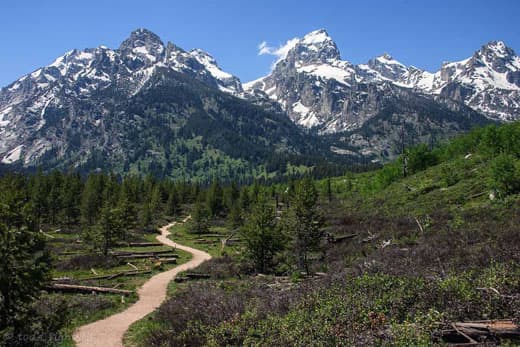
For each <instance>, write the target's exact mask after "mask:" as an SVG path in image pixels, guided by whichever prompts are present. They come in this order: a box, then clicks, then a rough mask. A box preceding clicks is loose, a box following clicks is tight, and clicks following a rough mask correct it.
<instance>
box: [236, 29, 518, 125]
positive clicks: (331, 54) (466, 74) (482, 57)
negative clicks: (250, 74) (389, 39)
mask: <svg viewBox="0 0 520 347" xmlns="http://www.w3.org/2000/svg"><path fill="white" fill-rule="evenodd" d="M288 48H290V49H289V50H288V53H287V55H286V56H285V57H282V59H281V60H280V61H278V62H277V63H276V65H275V67H274V69H273V71H272V72H271V73H270V74H269V75H268V76H266V77H263V78H261V79H258V80H256V81H252V82H249V83H246V84H245V85H244V87H245V89H246V91H248V92H250V93H256V94H258V93H260V92H263V93H264V95H265V96H266V98H269V99H270V100H272V101H275V102H277V103H278V104H279V105H280V106H281V107H282V109H283V110H285V111H286V112H287V113H288V114H289V116H290V118H291V119H292V120H293V121H294V122H295V123H296V124H299V125H301V126H303V127H306V128H314V129H316V130H318V131H319V132H320V133H322V134H330V133H340V132H344V131H352V130H354V129H359V128H360V127H362V126H363V124H364V123H365V122H367V121H368V120H370V119H371V118H373V117H375V116H376V115H378V114H379V113H380V112H381V110H383V109H384V108H385V107H386V106H385V105H386V103H387V101H389V100H391V99H393V98H395V97H399V95H406V94H409V93H414V94H416V96H417V97H419V96H426V97H427V98H429V99H431V100H434V101H435V103H437V104H438V105H437V108H440V109H442V107H444V106H445V105H453V104H454V103H461V104H462V105H461V106H459V108H461V107H462V106H467V107H469V108H471V109H472V110H474V111H476V112H478V113H481V114H483V115H485V116H486V117H487V118H489V119H491V120H499V121H508V120H514V119H519V118H520V109H519V104H520V94H519V93H520V84H519V81H518V76H519V74H520V57H518V56H516V55H515V53H514V51H513V50H512V49H510V48H508V47H507V46H506V45H505V44H504V43H503V42H501V41H495V42H490V43H488V44H487V45H485V46H483V47H482V48H481V49H480V50H479V51H477V52H475V54H474V55H473V56H472V57H471V58H469V59H466V60H463V61H460V62H455V63H446V64H444V65H443V66H442V68H441V69H440V71H438V72H436V73H430V72H428V71H424V70H421V69H418V68H416V67H413V66H405V65H404V64H402V63H400V62H399V61H397V60H395V59H394V58H392V57H391V56H390V55H388V54H384V55H382V56H379V57H376V58H374V59H371V60H370V61H369V62H368V63H367V64H361V65H353V64H351V63H350V62H348V61H345V60H342V59H341V57H340V53H339V51H338V48H337V46H336V44H335V43H334V41H333V40H332V38H331V37H330V36H329V35H328V34H327V32H326V31H325V30H318V31H314V32H311V33H309V34H307V35H306V36H304V37H303V38H302V39H300V40H298V41H297V42H292V47H288ZM390 86H391V87H390ZM401 89H402V90H401ZM397 90H399V92H397V93H395V92H396V91H397ZM403 102H406V100H403ZM462 109H464V108H463V107H462ZM464 112H465V113H466V114H467V113H468V112H469V110H464ZM477 118H478V117H477ZM479 121H480V119H479V120H478V121H477V122H479Z"/></svg>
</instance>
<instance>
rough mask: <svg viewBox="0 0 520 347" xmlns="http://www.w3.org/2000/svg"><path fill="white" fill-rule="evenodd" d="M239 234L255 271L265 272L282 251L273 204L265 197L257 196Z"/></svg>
mask: <svg viewBox="0 0 520 347" xmlns="http://www.w3.org/2000/svg"><path fill="white" fill-rule="evenodd" d="M240 232H241V234H242V237H243V238H244V241H245V243H246V248H247V253H248V254H249V256H250V258H251V259H252V260H253V263H254V265H255V268H256V270H257V271H258V272H260V273H265V272H267V271H268V270H269V269H270V268H271V266H272V265H273V259H274V256H275V255H276V253H277V252H279V251H280V250H282V245H283V242H282V233H281V231H280V228H279V227H278V225H277V223H276V213H275V208H274V204H273V203H272V202H271V201H270V200H269V199H268V198H267V197H266V196H265V195H263V194H261V195H260V196H257V198H256V202H255V204H254V205H253V206H252V208H251V212H250V213H249V214H248V215H247V218H246V222H245V224H244V226H243V227H242V228H241V229H240Z"/></svg>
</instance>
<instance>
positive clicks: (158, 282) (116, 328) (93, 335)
mask: <svg viewBox="0 0 520 347" xmlns="http://www.w3.org/2000/svg"><path fill="white" fill-rule="evenodd" d="M188 218H189V217H187V218H186V219H185V220H184V222H186V220H187V219H188ZM175 224H177V223H176V222H173V223H170V224H168V225H165V226H163V227H162V228H161V229H160V230H161V235H159V236H157V240H158V241H159V242H161V243H163V244H165V245H167V246H171V247H175V248H178V249H181V250H183V251H186V252H189V253H191V254H192V255H193V257H192V259H191V260H190V261H188V262H187V263H184V264H182V265H179V266H177V267H175V268H173V269H171V270H168V271H165V272H161V273H160V274H157V275H155V276H153V277H152V278H150V279H149V280H148V281H147V282H146V283H145V284H143V286H142V287H141V288H139V290H138V291H137V293H138V295H139V300H138V301H137V302H136V303H135V304H133V305H132V306H130V307H128V308H127V309H126V310H125V311H123V312H121V313H117V314H114V315H113V316H110V317H108V318H105V319H102V320H99V321H96V322H94V323H90V324H88V325H84V326H82V327H80V328H79V329H77V330H76V331H75V332H74V335H73V338H74V341H75V342H76V345H77V346H78V347H100V346H103V347H122V346H123V335H124V334H125V332H126V331H127V330H128V328H129V327H130V325H132V323H134V322H136V321H138V320H140V319H142V318H143V317H144V316H146V315H148V314H149V313H151V312H153V311H154V310H155V309H157V308H158V307H159V306H160V305H161V303H162V302H163V301H164V300H165V299H166V290H167V288H168V284H169V283H170V282H171V281H172V280H173V279H174V278H175V276H177V274H178V273H179V272H182V271H186V270H189V269H193V268H196V267H197V266H199V265H200V264H201V263H203V262H204V261H206V260H209V259H211V256H210V255H209V254H208V253H206V252H203V251H200V250H198V249H195V248H191V247H186V246H182V245H179V244H177V243H175V242H173V241H171V240H170V239H168V235H169V234H170V232H169V231H168V229H169V228H170V227H172V226H174V225H175Z"/></svg>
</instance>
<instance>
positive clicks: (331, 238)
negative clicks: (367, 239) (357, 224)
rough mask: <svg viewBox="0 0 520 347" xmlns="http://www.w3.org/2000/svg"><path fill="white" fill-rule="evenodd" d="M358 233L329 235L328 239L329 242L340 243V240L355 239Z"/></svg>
mask: <svg viewBox="0 0 520 347" xmlns="http://www.w3.org/2000/svg"><path fill="white" fill-rule="evenodd" d="M357 235H358V234H348V235H340V236H335V235H329V237H328V238H327V241H328V242H329V243H338V242H341V241H345V240H348V239H353V238H354V237H356V236H357Z"/></svg>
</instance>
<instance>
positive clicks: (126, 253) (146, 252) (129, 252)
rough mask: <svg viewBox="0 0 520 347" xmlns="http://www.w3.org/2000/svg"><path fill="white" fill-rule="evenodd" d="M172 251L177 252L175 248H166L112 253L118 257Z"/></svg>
mask: <svg viewBox="0 0 520 347" xmlns="http://www.w3.org/2000/svg"><path fill="white" fill-rule="evenodd" d="M172 252H175V250H174V249H165V250H162V251H141V252H139V251H137V252H131V251H120V252H112V253H110V254H111V255H113V256H115V257H118V256H121V255H134V254H135V255H137V254H167V253H172Z"/></svg>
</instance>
